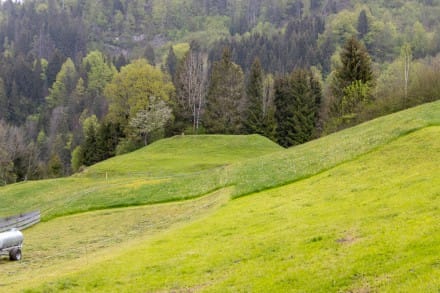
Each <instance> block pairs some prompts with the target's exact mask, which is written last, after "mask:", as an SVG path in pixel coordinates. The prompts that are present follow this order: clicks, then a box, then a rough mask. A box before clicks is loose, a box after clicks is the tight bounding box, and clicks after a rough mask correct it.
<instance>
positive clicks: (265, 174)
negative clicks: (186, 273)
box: [0, 101, 440, 220]
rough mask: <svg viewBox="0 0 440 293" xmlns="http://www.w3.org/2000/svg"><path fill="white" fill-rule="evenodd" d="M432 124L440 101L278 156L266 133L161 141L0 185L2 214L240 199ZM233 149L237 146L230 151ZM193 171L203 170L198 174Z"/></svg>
mask: <svg viewBox="0 0 440 293" xmlns="http://www.w3.org/2000/svg"><path fill="white" fill-rule="evenodd" d="M430 125H440V101H438V102H434V103H430V104H425V105H422V106H419V107H416V108H412V109H409V110H406V111H402V112H399V113H396V114H393V115H389V116H386V117H381V118H378V119H375V120H373V121H370V122H367V123H364V124H361V125H358V126H356V127H353V128H350V129H346V130H344V131H341V132H338V133H335V134H332V135H329V136H327V137H323V138H321V139H318V140H315V141H312V142H309V143H306V144H303V145H300V146H297V147H293V148H291V149H289V150H286V151H278V150H280V148H279V147H277V146H276V145H274V144H273V143H271V142H270V141H268V140H267V139H264V138H261V137H259V136H241V137H238V138H234V137H231V136H221V137H219V138H216V136H208V137H184V138H181V137H178V138H174V139H169V140H165V141H159V142H157V143H156V144H153V145H151V146H149V147H147V148H145V149H143V150H140V151H138V152H136V153H133V154H129V155H126V156H122V157H119V158H114V159H112V160H109V161H107V162H103V163H101V164H98V165H96V166H94V167H92V168H90V169H89V170H88V171H86V172H85V173H84V174H81V175H79V176H73V177H70V178H63V179H57V180H45V181H37V182H27V183H20V184H16V185H10V186H6V187H3V188H0V200H1V201H2V205H0V216H4V215H11V214H16V213H17V212H24V211H28V210H33V209H41V210H42V213H43V216H44V219H45V220H48V219H51V218H53V217H57V216H61V215H66V214H73V213H78V212H83V211H90V210H96V209H105V208H110V207H123V206H132V205H142V204H150V203H158V202H167V201H173V200H182V199H188V198H194V197H197V196H202V195H205V194H208V193H211V192H213V191H215V190H218V189H220V188H224V187H227V186H234V187H235V190H234V191H233V194H232V196H233V197H239V196H243V195H246V194H250V193H253V192H257V191H261V190H265V189H267V188H273V187H276V186H282V185H284V184H287V183H290V182H295V181H297V180H300V179H303V178H306V177H309V176H312V175H314V174H317V173H319V172H323V171H325V170H328V169H329V168H332V167H334V166H337V165H338V164H341V163H343V162H347V161H350V160H353V159H355V158H356V157H358V156H360V155H362V154H365V153H367V152H371V151H373V150H375V149H376V148H378V147H380V146H382V145H385V144H387V143H389V142H391V141H393V140H395V139H397V138H398V137H400V136H402V135H405V134H407V133H410V132H412V131H415V130H418V129H422V128H424V127H426V126H430ZM222 139H224V141H223V142H221V140H222ZM237 139H238V141H236V140H237ZM240 140H243V141H241V142H240ZM204 141H205V142H204ZM234 141H235V143H234ZM205 143H206V144H205ZM162 144H163V145H164V147H163V149H164V150H167V152H168V154H169V155H168V156H172V155H171V153H172V152H173V151H174V150H175V149H176V148H178V149H181V151H179V152H180V153H181V154H182V155H181V156H180V155H177V156H176V157H175V158H176V159H175V160H172V161H170V160H168V159H167V156H165V158H164V156H163V155H162V153H161V152H162ZM230 144H231V145H232V147H230V148H229V147H226V146H228V145H230ZM180 145H185V146H187V147H185V148H183V147H180ZM261 146H263V147H261ZM150 148H151V149H152V151H149V149H150ZM243 150H244V151H243ZM241 159H246V160H245V161H241ZM131 165H133V167H129V166H131ZM215 166H221V167H216V168H213V167H215ZM197 168H199V169H197ZM194 170H201V171H195V172H192V173H191V171H194ZM188 172H189V173H188ZM106 174H107V176H108V177H107V178H106Z"/></svg>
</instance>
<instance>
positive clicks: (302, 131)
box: [275, 69, 321, 147]
mask: <svg viewBox="0 0 440 293" xmlns="http://www.w3.org/2000/svg"><path fill="white" fill-rule="evenodd" d="M320 101H321V89H320V86H319V83H318V82H317V81H316V80H315V79H314V77H313V75H312V73H311V72H309V71H306V70H302V69H298V70H295V71H294V72H292V74H291V75H289V76H285V77H281V78H279V79H277V80H276V82H275V106H276V112H275V119H276V121H277V128H276V139H277V142H278V143H279V144H280V145H282V146H284V147H290V146H292V145H297V144H301V143H304V142H306V141H308V140H310V139H311V138H312V136H313V134H314V133H315V131H316V125H317V116H318V113H319V106H320Z"/></svg>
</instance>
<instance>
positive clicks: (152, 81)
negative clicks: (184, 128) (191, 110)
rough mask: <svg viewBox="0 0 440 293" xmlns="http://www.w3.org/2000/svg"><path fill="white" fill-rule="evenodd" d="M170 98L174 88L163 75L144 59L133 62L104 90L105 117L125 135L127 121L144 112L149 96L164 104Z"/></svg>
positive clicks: (123, 68) (122, 69)
mask: <svg viewBox="0 0 440 293" xmlns="http://www.w3.org/2000/svg"><path fill="white" fill-rule="evenodd" d="M173 94H174V86H173V85H172V83H171V82H170V79H169V77H168V76H167V75H165V74H164V73H163V72H162V71H160V70H159V69H156V68H154V67H153V66H151V65H150V64H148V62H147V61H146V60H145V59H139V60H136V61H134V62H133V63H131V64H129V65H127V66H124V67H122V68H121V72H119V73H118V74H116V75H115V76H114V78H113V80H112V82H110V83H109V84H108V85H107V87H106V88H105V95H106V97H107V98H108V99H109V116H108V117H109V119H110V121H112V122H113V123H117V124H119V125H121V127H122V128H123V130H124V131H125V132H127V131H128V128H127V126H128V123H129V121H130V119H131V118H133V117H135V116H136V114H137V113H138V112H139V111H141V110H144V109H147V108H148V105H149V98H150V97H151V96H154V97H157V98H159V99H161V100H163V101H168V100H169V99H170V96H171V95H173Z"/></svg>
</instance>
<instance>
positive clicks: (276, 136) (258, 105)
mask: <svg viewBox="0 0 440 293" xmlns="http://www.w3.org/2000/svg"><path fill="white" fill-rule="evenodd" d="M439 15H440V0H423V1H412V0H410V1H402V0H393V1H384V0H373V1H363V0H343V1H336V0H102V1H86V0H23V1H13V0H5V1H2V2H1V3H0V186H1V185H5V184H10V183H15V182H19V181H24V180H34V179H42V178H54V177H61V176H67V175H70V174H73V173H75V172H81V171H82V170H84V167H86V166H90V165H92V164H94V163H96V162H99V161H102V160H105V159H107V158H110V157H112V156H115V155H119V154H123V153H127V152H130V151H132V150H135V149H137V148H140V147H142V146H145V145H147V144H149V143H151V142H153V141H155V140H157V139H160V138H163V137H168V136H173V135H181V134H205V133H215V134H252V133H258V134H261V135H264V136H266V137H268V138H270V139H272V140H273V141H275V142H277V143H278V144H280V145H281V146H283V147H290V146H293V145H297V144H301V143H304V142H306V141H309V140H312V139H315V138H317V137H320V136H323V135H326V134H328V133H331V132H334V131H337V130H340V129H343V128H346V127H350V126H352V125H355V124H358V123H361V122H363V121H367V120H370V119H373V118H375V117H378V116H381V115H385V114H388V113H392V112H395V111H399V110H401V109H405V108H408V107H412V106H415V105H418V104H422V103H426V102H430V101H434V100H437V99H439V98H440V54H439V53H440V18H439V17H438V16H439Z"/></svg>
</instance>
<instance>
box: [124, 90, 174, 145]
mask: <svg viewBox="0 0 440 293" xmlns="http://www.w3.org/2000/svg"><path fill="white" fill-rule="evenodd" d="M170 118H171V108H169V107H168V106H167V105H166V103H165V102H164V101H163V100H161V99H158V98H156V97H154V96H151V97H150V98H149V102H148V108H147V109H143V110H139V112H137V113H136V116H135V117H132V118H131V120H130V122H129V126H130V127H131V128H132V129H133V130H134V132H135V133H137V134H138V135H140V136H141V137H142V138H143V141H144V146H145V145H147V139H148V135H149V134H150V133H151V132H153V131H157V130H160V129H163V127H164V126H165V124H166V123H167V122H168V120H170Z"/></svg>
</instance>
